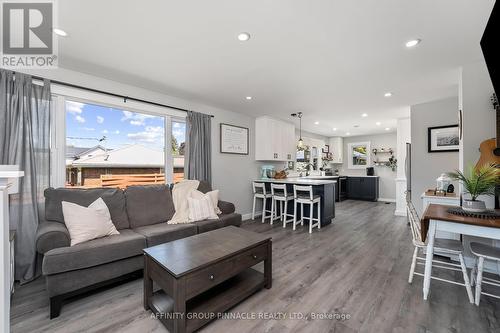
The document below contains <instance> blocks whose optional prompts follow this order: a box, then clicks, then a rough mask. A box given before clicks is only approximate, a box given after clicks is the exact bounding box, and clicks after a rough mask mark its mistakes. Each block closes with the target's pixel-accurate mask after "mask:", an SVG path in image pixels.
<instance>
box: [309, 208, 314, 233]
mask: <svg viewBox="0 0 500 333" xmlns="http://www.w3.org/2000/svg"><path fill="white" fill-rule="evenodd" d="M313 219H314V204H313V203H312V202H311V204H310V205H309V233H310V234H312V232H313V224H314V220H313Z"/></svg>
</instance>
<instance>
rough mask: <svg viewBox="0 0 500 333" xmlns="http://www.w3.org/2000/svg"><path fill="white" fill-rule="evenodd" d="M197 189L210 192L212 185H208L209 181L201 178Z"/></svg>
mask: <svg viewBox="0 0 500 333" xmlns="http://www.w3.org/2000/svg"><path fill="white" fill-rule="evenodd" d="M198 191H200V192H202V193H207V192H210V191H212V185H210V183H209V182H207V181H206V180H201V181H200V184H199V185H198Z"/></svg>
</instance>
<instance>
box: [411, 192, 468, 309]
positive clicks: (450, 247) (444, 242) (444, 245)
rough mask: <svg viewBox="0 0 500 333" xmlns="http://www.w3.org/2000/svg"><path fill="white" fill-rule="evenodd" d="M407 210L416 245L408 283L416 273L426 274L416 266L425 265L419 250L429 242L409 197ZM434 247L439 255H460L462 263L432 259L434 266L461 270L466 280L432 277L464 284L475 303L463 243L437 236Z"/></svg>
mask: <svg viewBox="0 0 500 333" xmlns="http://www.w3.org/2000/svg"><path fill="white" fill-rule="evenodd" d="M406 210H407V214H408V219H409V222H410V228H411V236H412V240H413V245H414V246H415V249H414V251H413V257H412V261H411V266H410V275H409V277H408V283H412V282H413V276H414V275H418V276H424V274H422V273H418V272H416V271H415V268H416V265H425V257H419V256H418V252H419V250H424V249H425V248H427V244H426V243H425V242H424V241H423V240H422V234H421V228H420V218H419V217H418V214H417V211H416V210H415V207H414V206H413V203H412V202H411V200H409V199H407V200H406ZM433 249H434V254H437V255H440V254H441V255H443V254H444V255H455V256H458V258H459V261H460V264H454V263H450V262H446V261H442V260H436V259H432V263H433V265H432V267H433V268H434V267H435V268H441V269H447V270H453V271H459V272H460V271H461V272H462V275H463V280H464V282H463V283H461V282H457V281H453V280H448V279H444V278H440V277H437V276H432V275H431V279H433V280H438V281H442V282H447V283H452V284H456V285H460V286H464V287H465V289H466V291H467V296H468V297H469V302H471V303H474V298H473V296H472V289H471V285H470V283H469V277H468V275H467V268H466V267H465V262H464V257H463V246H462V243H461V242H460V241H459V240H455V239H442V238H435V240H434V247H433ZM422 252H423V251H422ZM434 263H436V265H434Z"/></svg>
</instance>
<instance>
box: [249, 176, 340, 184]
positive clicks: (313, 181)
mask: <svg viewBox="0 0 500 333" xmlns="http://www.w3.org/2000/svg"><path fill="white" fill-rule="evenodd" d="M255 181H256V182H264V183H279V184H297V185H327V184H335V183H337V181H336V180H328V179H311V178H305V177H293V178H285V179H268V178H261V179H255Z"/></svg>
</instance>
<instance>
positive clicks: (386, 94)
mask: <svg viewBox="0 0 500 333" xmlns="http://www.w3.org/2000/svg"><path fill="white" fill-rule="evenodd" d="M391 96H392V93H391V92H390V91H389V92H386V93H385V94H384V97H391Z"/></svg>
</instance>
